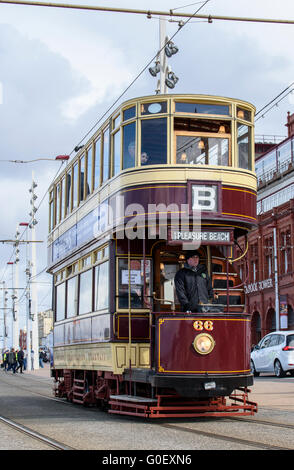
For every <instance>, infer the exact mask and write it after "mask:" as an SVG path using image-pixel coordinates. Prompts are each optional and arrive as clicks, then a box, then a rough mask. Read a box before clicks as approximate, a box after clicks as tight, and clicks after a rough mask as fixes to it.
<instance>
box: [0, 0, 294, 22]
mask: <svg viewBox="0 0 294 470" xmlns="http://www.w3.org/2000/svg"><path fill="white" fill-rule="evenodd" d="M1 3H3V4H10V5H28V6H37V7H49V8H68V9H75V10H88V11H101V12H109V13H129V14H137V15H145V16H147V18H151V16H152V15H156V16H174V17H179V18H181V17H182V18H201V19H207V20H221V21H242V22H253V23H275V24H289V25H293V24H294V20H286V19H276V18H249V17H240V16H224V15H198V14H197V13H198V12H197V13H184V12H180V13H175V12H174V10H176V8H174V9H171V10H169V11H157V10H138V9H134V8H133V9H132V8H114V7H105V6H96V5H75V4H70V3H53V2H32V1H30V0H0V4H1ZM197 3H198V2H197ZM205 3H206V2H204V5H205ZM182 8H185V7H182Z"/></svg>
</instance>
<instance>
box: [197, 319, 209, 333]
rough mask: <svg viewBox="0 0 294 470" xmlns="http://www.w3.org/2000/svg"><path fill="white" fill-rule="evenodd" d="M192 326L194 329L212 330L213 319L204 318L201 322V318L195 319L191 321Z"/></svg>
mask: <svg viewBox="0 0 294 470" xmlns="http://www.w3.org/2000/svg"><path fill="white" fill-rule="evenodd" d="M193 327H194V329H195V330H196V331H202V330H207V331H212V330H213V321H211V320H206V321H205V322H203V321H202V320H196V321H194V323H193Z"/></svg>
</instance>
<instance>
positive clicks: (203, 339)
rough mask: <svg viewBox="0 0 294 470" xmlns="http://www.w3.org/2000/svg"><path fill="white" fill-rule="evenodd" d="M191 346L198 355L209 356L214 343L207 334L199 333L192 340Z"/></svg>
mask: <svg viewBox="0 0 294 470" xmlns="http://www.w3.org/2000/svg"><path fill="white" fill-rule="evenodd" d="M193 346H194V348H195V350H196V351H197V352H198V353H199V354H209V353H211V351H212V350H213V348H214V346H215V341H214V339H213V337H212V336H210V335H209V334H207V333H200V335H197V336H196V338H195V339H194V341H193Z"/></svg>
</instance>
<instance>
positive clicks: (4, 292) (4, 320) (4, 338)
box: [1, 281, 8, 350]
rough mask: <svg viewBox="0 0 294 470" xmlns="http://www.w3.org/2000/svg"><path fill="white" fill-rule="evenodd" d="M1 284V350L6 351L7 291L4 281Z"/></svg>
mask: <svg viewBox="0 0 294 470" xmlns="http://www.w3.org/2000/svg"><path fill="white" fill-rule="evenodd" d="M1 284H3V287H2V291H3V349H5V350H6V349H7V337H8V332H7V297H6V295H7V293H8V291H7V290H6V285H5V281H1Z"/></svg>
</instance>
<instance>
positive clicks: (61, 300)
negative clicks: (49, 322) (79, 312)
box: [55, 282, 65, 321]
mask: <svg viewBox="0 0 294 470" xmlns="http://www.w3.org/2000/svg"><path fill="white" fill-rule="evenodd" d="M55 293H56V301H55V321H60V320H64V319H65V282H63V283H62V284H59V285H58V286H56V290H55Z"/></svg>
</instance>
